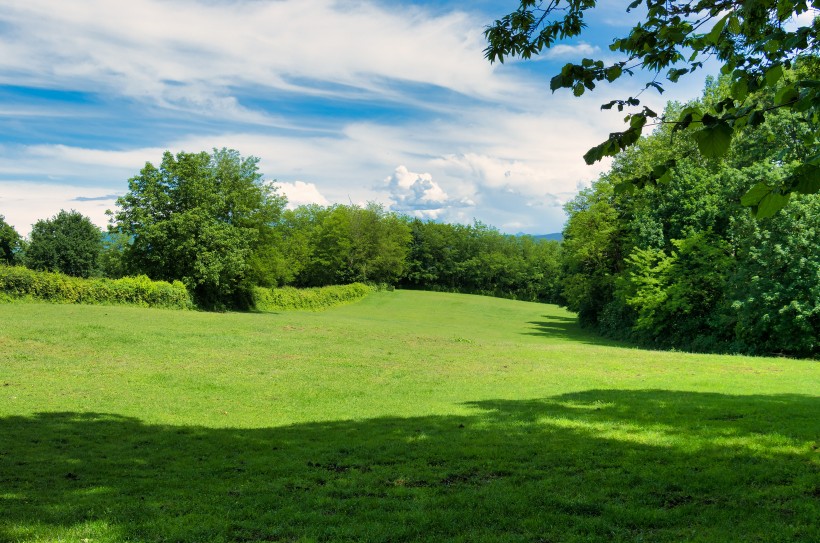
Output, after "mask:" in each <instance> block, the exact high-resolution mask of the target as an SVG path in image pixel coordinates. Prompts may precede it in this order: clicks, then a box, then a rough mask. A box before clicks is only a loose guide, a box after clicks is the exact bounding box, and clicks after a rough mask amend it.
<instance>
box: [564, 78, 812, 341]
mask: <svg viewBox="0 0 820 543" xmlns="http://www.w3.org/2000/svg"><path fill="white" fill-rule="evenodd" d="M787 76H789V74H787ZM727 92H729V82H728V80H721V81H713V82H711V83H710V84H709V86H708V87H707V89H706V91H705V93H704V97H703V99H702V100H700V101H698V102H693V103H692V104H687V105H686V106H681V105H677V104H670V106H669V107H668V111H667V113H668V114H669V115H673V114H675V113H676V112H678V111H681V110H685V109H686V108H690V107H695V106H696V107H710V105H711V104H713V103H714V102H716V101H720V100H721V99H722V98H721V97H722V96H724V95H725V94H726V93H727ZM766 92H773V91H769V90H767V91H766ZM807 129H808V128H807V127H806V125H805V123H803V122H802V117H801V115H800V114H799V113H798V112H794V111H790V110H787V109H782V110H779V111H776V112H771V113H770V114H769V115H768V116H767V118H766V120H765V122H764V123H763V124H761V125H760V126H759V127H756V128H755V129H750V128H747V129H745V130H743V131H740V132H739V133H738V134H736V136H735V138H734V140H733V142H732V146H731V148H730V149H729V151H728V153H727V154H726V157H725V159H724V160H723V161H720V162H717V161H712V160H709V159H706V158H705V157H703V156H702V155H700V154H698V153H696V152H694V150H695V149H696V148H697V141H696V139H695V138H694V136H693V134H692V133H679V134H678V137H676V138H675V139H673V140H670V134H671V132H672V130H673V127H672V126H670V125H664V126H662V127H660V128H659V129H658V130H656V132H655V133H654V134H652V135H651V136H649V137H646V138H642V139H641V140H640V141H639V142H638V143H637V144H636V145H635V146H633V147H631V148H630V149H628V150H627V151H626V152H624V153H622V154H620V155H619V156H618V157H616V159H615V161H614V163H613V167H612V169H611V170H610V171H609V172H608V173H606V174H605V175H603V176H602V177H601V178H600V179H599V180H598V181H597V182H596V183H595V184H594V186H593V188H592V189H590V190H588V191H584V192H582V193H581V194H580V195H579V196H578V197H577V198H576V199H575V200H574V201H573V202H570V204H568V206H567V211H568V213H569V216H570V218H569V221H568V223H567V226H566V229H565V231H564V238H565V240H564V245H563V263H564V273H565V276H564V279H563V291H564V298H565V299H566V303H567V305H568V307H569V308H570V309H573V310H575V311H578V312H579V313H580V316H581V319H582V321H583V322H584V323H585V324H587V325H591V326H593V327H595V328H597V329H598V330H600V331H601V332H603V333H606V334H608V335H611V336H615V337H622V338H629V339H632V340H637V341H639V342H640V343H643V344H646V345H651V346H654V347H664V348H668V347H674V348H679V349H684V350H693V351H713V350H717V351H730V352H744V353H755V354H758V353H767V354H772V353H777V354H788V355H797V356H816V355H818V354H820V340H819V339H818V338H820V290H819V289H818V285H820V275H818V273H820V249H818V248H819V247H820V239H818V232H820V224H818V217H820V215H818V205H819V204H820V195H818V194H811V195H795V196H793V197H792V198H791V199H790V200H789V202H788V203H787V205H786V206H785V208H784V209H783V210H782V212H781V213H778V214H775V215H773V216H771V217H768V218H763V219H753V218H752V217H751V216H750V214H749V213H748V212H746V210H745V209H744V208H743V206H742V205H741V204H740V202H739V201H738V200H739V199H740V197H741V196H742V195H743V194H745V193H747V192H748V191H749V189H750V188H751V187H754V186H756V185H757V184H759V183H761V182H774V183H777V182H779V181H780V180H782V179H785V178H788V177H789V176H790V175H792V174H793V172H794V170H795V169H799V168H800V165H801V162H800V160H799V157H800V156H802V153H803V152H804V149H805V147H804V145H805V141H804V140H803V139H802V138H800V137H792V136H793V135H794V134H798V135H799V134H800V132H801V131H802V130H807ZM671 156H677V157H679V158H678V160H677V161H676V163H675V165H674V167H673V168H672V174H671V175H672V180H670V181H669V182H667V183H665V184H664V183H662V184H661V185H659V186H654V185H649V186H647V187H646V188H645V189H644V190H635V187H634V185H633V184H631V183H628V182H626V181H627V180H629V179H633V178H635V177H636V176H640V175H643V174H644V173H645V172H646V171H648V170H650V169H651V168H652V165H653V164H656V163H658V162H662V161H665V160H668V158H669V157H671Z"/></svg>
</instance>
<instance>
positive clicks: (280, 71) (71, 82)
mask: <svg viewBox="0 0 820 543" xmlns="http://www.w3.org/2000/svg"><path fill="white" fill-rule="evenodd" d="M628 3H629V2H627V1H624V2H621V1H619V0H609V1H608V0H604V1H603V2H600V8H599V9H598V10H596V11H595V12H594V14H593V16H591V17H590V18H589V21H588V22H589V28H588V31H587V33H586V34H585V36H584V37H583V39H582V40H576V41H572V42H568V43H565V44H562V45H561V46H560V47H558V48H555V49H554V50H552V51H550V52H549V53H548V54H546V55H545V56H544V57H542V58H540V59H538V60H537V61H529V62H509V63H507V64H505V65H498V64H496V65H490V64H489V63H488V62H487V61H486V60H485V59H484V58H483V54H482V50H483V48H484V47H485V44H484V41H483V36H482V31H483V28H484V26H485V25H487V24H489V23H490V22H492V20H493V19H495V18H498V17H500V16H501V15H503V14H505V13H507V12H509V11H510V10H512V9H513V8H514V7H515V6H516V2H511V1H507V0H502V1H482V0H478V1H472V2H455V1H446V2H432V1H416V2H397V1H389V2H388V1H376V0H346V1H332V0H296V1H294V0H277V1H268V0H245V1H232V0H199V1H197V0H128V1H127V2H126V1H125V0H84V1H83V2H64V1H60V0H6V1H4V2H3V4H4V6H3V9H2V10H0V214H2V215H5V217H6V220H7V221H8V222H9V223H11V224H13V225H14V226H15V227H16V228H17V230H18V231H19V232H21V233H23V234H26V233H28V232H29V231H30V228H31V224H32V223H33V222H35V221H36V220H38V219H41V218H47V217H50V216H53V215H54V214H56V213H57V212H58V211H59V210H60V209H62V208H64V209H77V210H79V211H81V212H83V213H85V214H87V215H88V216H90V217H91V218H92V219H93V220H94V221H95V222H97V223H98V224H100V225H101V226H104V225H105V224H106V217H105V210H106V209H111V208H113V207H114V205H115V199H116V197H117V196H118V195H121V194H123V193H124V192H125V191H126V189H127V180H128V178H129V177H131V176H133V175H135V174H136V173H137V172H138V171H139V169H140V168H141V167H142V166H143V165H144V164H145V162H154V163H156V162H158V161H159V160H160V158H161V155H162V152H163V151H164V150H166V149H170V150H172V151H174V152H176V151H181V150H185V151H191V152H195V151H201V150H210V149H212V148H215V147H217V148H218V147H229V148H234V149H237V150H239V151H240V152H241V153H242V154H243V155H255V156H258V157H260V158H261V171H262V172H263V173H264V175H265V178H266V179H269V180H276V182H277V183H278V184H279V187H280V190H281V191H283V192H284V193H285V194H286V195H287V196H288V198H289V199H290V201H291V204H292V205H297V204H302V203H309V202H316V203H320V204H329V203H336V202H339V203H348V202H354V203H365V202H367V201H378V202H381V203H383V204H384V205H385V206H386V207H388V208H391V209H394V210H396V211H401V212H405V213H409V214H412V215H416V216H420V217H426V218H432V219H437V220H444V221H451V222H455V221H458V222H471V221H472V220H473V219H478V220H481V221H483V222H486V223H489V224H492V225H494V226H497V227H499V228H500V229H501V230H502V231H505V232H510V233H515V232H526V233H547V232H555V231H559V230H560V229H561V227H562V225H563V223H564V220H565V216H564V213H563V210H562V208H561V206H562V204H563V203H564V202H566V201H567V200H568V199H570V198H572V197H573V195H574V194H576V193H577V191H578V190H579V189H580V188H583V187H584V186H588V185H589V183H590V182H591V181H592V180H593V179H595V178H596V177H597V175H598V174H599V173H600V172H601V171H602V170H603V169H604V168H605V167H606V165H605V164H599V165H596V166H592V167H589V166H586V165H585V164H584V162H583V160H582V158H581V156H582V155H583V153H584V152H585V151H586V150H587V149H588V148H589V147H591V146H593V145H595V144H597V143H599V142H600V141H602V140H603V139H604V138H605V137H606V134H607V133H608V132H610V131H613V130H619V129H621V126H622V123H621V121H622V119H621V117H622V115H619V114H617V113H615V112H605V113H601V112H599V111H598V108H599V105H600V104H601V103H603V102H606V101H608V100H609V99H611V98H614V97H621V98H622V97H624V96H628V95H630V94H634V93H636V92H638V91H639V90H640V89H641V88H642V87H643V83H644V82H645V79H644V78H642V77H636V78H633V79H632V80H626V81H622V82H619V83H618V85H617V86H616V87H612V88H601V92H598V91H597V90H596V92H595V93H592V95H589V96H584V97H582V98H580V99H578V98H573V97H572V96H571V94H570V93H568V92H558V93H556V94H554V95H553V94H551V93H550V92H549V90H548V85H549V78H550V77H551V76H552V75H553V74H554V73H555V72H556V71H557V70H558V69H560V66H562V65H563V64H564V63H565V62H568V61H578V60H580V59H581V58H583V57H585V56H586V57H593V58H602V59H606V60H611V59H613V57H612V56H611V55H612V54H611V53H610V52H609V50H608V48H607V46H608V44H609V43H610V42H611V41H612V39H613V38H614V37H616V36H619V35H623V34H624V33H625V32H626V31H627V30H628V28H629V27H630V26H631V24H632V23H633V22H634V17H636V15H635V14H627V13H626V12H625V8H626V5H628ZM704 76H705V74H702V75H697V76H693V77H691V78H689V79H684V81H683V82H682V83H681V84H679V85H676V86H670V87H669V91H668V92H667V93H665V94H664V95H663V96H658V95H657V93H654V92H653V93H649V92H647V93H644V95H643V96H642V98H643V99H644V100H645V103H647V104H649V105H651V106H654V107H659V108H662V106H663V104H664V103H665V102H666V100H667V99H679V100H685V99H688V98H693V97H696V96H697V95H698V94H699V92H700V89H701V87H702V85H703V78H704Z"/></svg>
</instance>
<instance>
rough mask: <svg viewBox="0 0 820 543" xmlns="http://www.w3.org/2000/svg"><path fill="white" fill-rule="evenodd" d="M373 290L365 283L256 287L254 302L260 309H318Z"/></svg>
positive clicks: (355, 298)
mask: <svg viewBox="0 0 820 543" xmlns="http://www.w3.org/2000/svg"><path fill="white" fill-rule="evenodd" d="M372 291H373V287H370V286H368V285H365V284H363V283H352V284H350V285H334V286H329V287H316V288H293V287H282V288H275V289H269V288H263V287H254V289H253V303H254V306H255V307H256V309H257V310H258V311H284V310H288V309H311V310H318V309H324V308H327V307H331V306H334V305H339V304H343V303H347V302H353V301H356V300H359V299H361V298H364V297H365V296H367V295H368V294H369V293H370V292H372Z"/></svg>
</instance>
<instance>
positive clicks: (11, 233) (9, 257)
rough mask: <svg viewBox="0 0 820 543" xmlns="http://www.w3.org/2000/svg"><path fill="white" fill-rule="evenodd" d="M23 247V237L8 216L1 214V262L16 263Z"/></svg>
mask: <svg viewBox="0 0 820 543" xmlns="http://www.w3.org/2000/svg"><path fill="white" fill-rule="evenodd" d="M21 249H22V238H20V234H18V233H17V230H15V229H14V227H13V226H11V225H10V224H9V223H7V222H6V218H5V217H4V216H3V215H0V262H4V263H6V264H14V263H15V262H16V261H17V258H18V255H19V254H20V250H21Z"/></svg>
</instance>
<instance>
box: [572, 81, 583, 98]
mask: <svg viewBox="0 0 820 543" xmlns="http://www.w3.org/2000/svg"><path fill="white" fill-rule="evenodd" d="M572 94H574V95H575V96H581V95H582V94H584V84H583V83H576V84H575V86H574V87H572Z"/></svg>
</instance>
